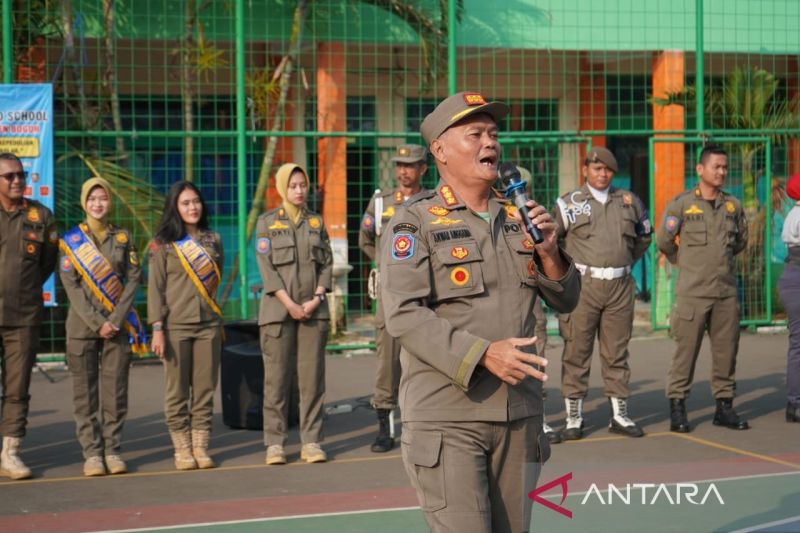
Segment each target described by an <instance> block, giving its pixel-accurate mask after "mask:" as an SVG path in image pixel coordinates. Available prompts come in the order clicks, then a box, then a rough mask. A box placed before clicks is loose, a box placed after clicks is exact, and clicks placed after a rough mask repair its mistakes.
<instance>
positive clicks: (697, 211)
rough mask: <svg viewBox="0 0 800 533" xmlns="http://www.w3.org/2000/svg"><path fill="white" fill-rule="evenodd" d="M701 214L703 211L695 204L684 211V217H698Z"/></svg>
mask: <svg viewBox="0 0 800 533" xmlns="http://www.w3.org/2000/svg"><path fill="white" fill-rule="evenodd" d="M702 213H703V210H702V209H700V208H699V207H697V206H696V205H695V204H692V205H691V206H690V207H689V209H687V210H686V211H684V214H686V215H700V214H702Z"/></svg>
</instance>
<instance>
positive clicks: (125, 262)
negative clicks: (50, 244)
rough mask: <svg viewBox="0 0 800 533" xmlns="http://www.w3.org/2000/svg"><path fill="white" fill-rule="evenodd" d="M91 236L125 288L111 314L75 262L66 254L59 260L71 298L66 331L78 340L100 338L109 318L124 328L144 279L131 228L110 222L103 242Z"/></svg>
mask: <svg viewBox="0 0 800 533" xmlns="http://www.w3.org/2000/svg"><path fill="white" fill-rule="evenodd" d="M89 236H90V237H92V239H95V242H94V244H95V246H97V249H98V250H99V251H100V253H101V254H103V257H105V258H106V260H107V261H108V263H109V264H110V265H111V268H112V270H113V271H114V272H115V273H116V274H117V275H118V276H119V277H120V280H121V281H122V284H123V285H124V288H123V290H122V295H121V296H120V298H119V301H118V302H117V305H116V306H115V307H114V311H112V312H111V313H109V312H108V311H106V309H105V307H103V303H102V302H101V301H100V300H98V299H97V297H96V296H95V295H94V293H93V292H92V289H91V288H89V285H87V284H86V283H85V281H84V280H83V278H82V277H81V275H80V274H79V273H78V270H77V269H76V268H75V266H74V265H73V264H72V262H71V261H70V260H69V259H68V258H67V257H66V256H65V255H63V254H62V256H61V259H60V261H59V264H60V265H61V266H60V277H61V284H62V285H63V286H64V290H65V291H66V292H67V298H69V313H67V324H66V330H67V337H72V338H74V339H94V338H98V332H99V331H100V327H101V326H102V325H103V324H104V323H105V322H106V320H108V321H109V322H111V323H112V324H114V325H115V326H116V327H117V328H119V329H122V325H123V324H124V323H125V320H126V319H127V317H128V313H129V312H130V310H131V306H133V300H134V298H136V291H137V290H138V289H139V284H140V283H141V281H142V269H141V266H140V265H139V255H138V254H137V253H136V245H135V244H134V243H133V241H132V240H131V235H130V233H129V232H128V230H126V229H124V228H117V227H114V226H112V225H109V226H108V234H107V235H106V238H105V240H104V241H103V242H102V243H98V242H97V240H96V238H95V237H94V236H93V235H92V234H91V233H89Z"/></svg>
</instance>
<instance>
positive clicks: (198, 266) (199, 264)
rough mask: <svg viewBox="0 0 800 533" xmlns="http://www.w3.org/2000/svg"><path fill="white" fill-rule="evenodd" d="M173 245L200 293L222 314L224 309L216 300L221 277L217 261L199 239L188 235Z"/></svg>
mask: <svg viewBox="0 0 800 533" xmlns="http://www.w3.org/2000/svg"><path fill="white" fill-rule="evenodd" d="M172 246H174V247H175V251H176V252H178V259H180V261H181V265H183V269H184V270H185V271H186V274H187V275H188V276H189V279H191V280H192V283H194V285H195V287H197V292H199V293H200V296H201V297H202V298H203V300H205V302H206V303H207V304H208V306H209V307H210V308H211V310H212V311H214V312H215V313H217V314H218V315H219V316H222V310H220V308H219V306H217V303H216V302H215V301H214V297H215V296H216V294H217V288H219V282H220V278H221V276H220V273H219V267H217V263H216V262H215V261H214V260H213V259H211V256H210V255H208V252H206V251H205V249H204V248H203V247H202V246H200V245H199V244H198V243H197V241H195V240H194V239H192V238H191V237H190V236H188V235H186V236H185V237H184V238H183V239H180V240H177V241H175V242H173V243H172Z"/></svg>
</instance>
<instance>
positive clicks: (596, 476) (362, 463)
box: [0, 333, 800, 531]
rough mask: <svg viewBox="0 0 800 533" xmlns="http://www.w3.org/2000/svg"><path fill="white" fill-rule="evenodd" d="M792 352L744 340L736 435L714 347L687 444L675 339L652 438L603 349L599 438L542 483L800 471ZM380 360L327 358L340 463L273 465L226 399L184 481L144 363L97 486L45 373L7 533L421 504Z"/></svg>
mask: <svg viewBox="0 0 800 533" xmlns="http://www.w3.org/2000/svg"><path fill="white" fill-rule="evenodd" d="M786 347H787V338H786V334H785V333H783V334H774V335H751V334H743V336H742V341H741V346H740V353H739V360H738V368H737V378H738V397H737V400H736V404H735V405H736V407H737V409H738V411H739V413H740V414H741V415H742V416H743V417H744V418H746V419H748V420H749V421H750V423H751V426H752V429H751V430H749V431H744V432H736V431H731V430H726V429H723V428H718V427H715V426H713V425H712V424H711V419H712V417H713V399H712V397H711V393H710V390H709V373H710V354H709V346H708V340H707V339H706V341H705V343H704V346H703V350H702V352H701V355H700V358H699V361H698V365H697V372H696V376H695V385H694V388H693V395H692V397H691V398H690V399H689V401H688V405H689V409H690V413H689V414H690V421H691V422H692V424H693V426H694V427H695V430H694V431H693V432H692V433H691V434H690V435H689V436H687V437H680V436H676V435H674V434H670V433H669V432H668V416H669V415H668V409H667V407H668V406H667V401H666V399H665V398H664V391H663V388H664V380H665V375H666V372H667V369H668V366H669V363H670V358H671V354H672V350H673V342H672V341H671V340H670V339H669V338H666V337H664V336H653V337H650V338H643V339H634V340H633V341H632V342H631V345H630V351H631V368H632V374H631V375H632V378H631V389H632V394H631V402H630V409H631V414H632V417H633V418H634V419H636V420H637V421H638V422H639V423H640V424H642V425H643V427H644V429H645V431H646V432H647V433H648V435H647V437H645V438H644V439H627V438H624V437H617V436H612V435H610V434H609V433H608V432H607V430H606V425H607V423H608V405H607V402H606V401H605V399H604V397H603V394H602V386H601V384H602V382H601V379H600V373H599V360H598V356H597V354H596V352H595V356H594V360H593V366H592V368H593V372H592V376H591V390H590V393H589V398H588V400H587V403H586V413H585V414H586V418H587V421H588V423H587V428H586V429H587V436H586V438H585V439H584V440H582V441H578V442H571V443H564V444H559V445H556V446H553V448H552V457H551V460H550V461H549V462H548V464H547V465H546V466H545V468H544V470H543V473H542V477H541V478H540V482H542V481H548V480H550V479H552V478H555V477H558V476H560V475H562V474H563V473H565V472H567V471H569V472H575V477H576V482H575V485H574V490H585V489H586V487H587V486H588V483H589V481H592V482H596V481H599V480H602V481H604V482H605V481H606V480H616V481H619V482H622V483H624V482H626V480H628V482H630V480H631V479H634V480H635V481H637V482H639V481H645V480H650V481H654V482H669V481H679V480H685V481H691V480H707V479H717V478H726V477H733V476H740V475H746V474H750V473H753V474H763V473H779V472H797V471H800V425H798V424H787V423H785V422H784V414H783V411H784V407H785V372H786ZM560 351H561V349H560V346H559V339H558V338H556V339H554V340H552V341H551V343H550V345H549V346H548V354H547V355H548V356H549V359H550V361H551V368H550V379H549V381H548V385H547V389H548V391H549V398H548V400H547V410H548V412H549V413H551V415H550V416H549V420H550V421H551V422H553V425H554V426H556V427H561V426H563V421H562V417H563V400H562V399H561V395H560V393H559V390H558V383H559V382H560V364H558V360H559V357H560ZM375 364H376V360H375V357H374V354H372V353H360V354H352V355H350V356H346V355H342V354H339V355H335V356H329V357H328V359H327V397H326V404H327V405H333V404H343V403H349V404H351V405H352V406H353V407H354V409H353V411H352V412H349V413H343V414H337V415H332V416H330V417H328V419H327V420H326V423H325V434H326V440H325V446H324V447H325V449H326V450H327V452H328V453H329V456H330V458H331V461H330V462H329V463H327V464H322V465H305V464H301V463H300V462H299V457H298V456H299V444H298V442H297V441H298V439H297V434H296V431H293V432H292V435H291V436H290V445H289V447H288V452H289V454H290V457H289V460H290V464H289V465H287V466H283V467H267V466H265V465H264V464H263V460H264V446H263V443H262V439H261V433H260V432H258V431H247V430H232V429H229V428H227V427H226V426H224V425H223V423H222V416H221V412H220V410H221V407H220V401H219V392H218V397H217V403H216V405H215V409H216V411H217V413H215V420H214V433H213V437H212V453H213V456H214V458H215V459H216V460H217V461H218V463H219V465H220V467H219V468H217V469H214V470H207V471H195V472H185V473H178V472H175V471H174V470H173V468H172V461H171V459H172V456H171V447H170V443H169V437H168V435H167V433H166V428H165V425H164V418H163V405H162V402H163V371H162V369H161V367H160V365H159V364H157V363H156V364H137V365H135V366H134V367H133V368H132V371H131V379H130V383H131V388H130V391H131V392H130V412H129V416H128V421H127V424H126V426H125V435H124V441H123V442H124V449H123V456H124V458H125V459H126V460H127V461H128V464H129V467H130V469H131V473H130V474H127V475H123V476H113V477H104V478H93V479H88V478H83V477H82V476H81V466H82V457H81V454H80V448H79V446H78V443H77V441H76V439H75V434H74V423H73V420H72V415H71V380H70V378H69V375H68V373H67V372H65V371H63V370H53V371H51V374H52V376H53V377H54V378H55V379H56V380H57V381H56V383H50V382H48V381H47V380H46V379H45V378H44V376H42V375H41V374H40V373H38V372H36V373H35V374H34V377H33V385H32V396H33V399H32V405H31V414H30V421H29V427H28V436H27V437H26V439H25V441H24V447H23V452H22V456H23V458H24V459H25V461H26V462H27V464H28V465H29V466H30V467H31V468H32V469H33V471H34V476H35V477H34V479H33V480H30V481H23V482H12V481H10V480H7V479H5V478H3V479H0V531H45V530H51V528H57V529H58V530H61V531H89V530H102V529H122V528H135V527H153V526H167V525H173V524H191V523H198V522H205V521H208V520H233V519H242V518H258V517H275V516H286V515H293V514H314V513H323V512H341V511H353V510H363V509H375V508H392V507H409V506H416V505H417V501H416V498H415V495H414V492H413V491H412V490H411V489H410V486H409V482H408V480H407V478H406V475H405V472H404V470H403V466H402V462H401V460H400V455H399V450H398V449H395V450H393V451H392V452H389V453H388V454H374V453H371V452H370V450H369V445H370V443H371V442H372V440H373V438H374V431H375V417H374V412H373V411H371V409H370V408H369V407H368V403H367V399H368V396H369V394H370V393H371V387H372V379H373V375H374V371H375ZM571 490H573V487H571ZM754 511H758V510H754Z"/></svg>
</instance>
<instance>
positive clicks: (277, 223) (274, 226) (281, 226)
mask: <svg viewBox="0 0 800 533" xmlns="http://www.w3.org/2000/svg"><path fill="white" fill-rule="evenodd" d="M267 229H289V226H288V225H286V224H284V223H283V222H281V221H280V220H276V221H275V223H274V224H272V225H271V226H270V227H269V228H267Z"/></svg>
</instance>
